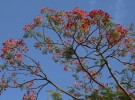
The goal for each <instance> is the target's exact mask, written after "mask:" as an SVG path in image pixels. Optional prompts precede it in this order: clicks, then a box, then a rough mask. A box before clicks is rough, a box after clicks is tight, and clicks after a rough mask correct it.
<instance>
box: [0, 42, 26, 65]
mask: <svg viewBox="0 0 135 100" xmlns="http://www.w3.org/2000/svg"><path fill="white" fill-rule="evenodd" d="M1 50H2V54H1V57H2V58H4V59H6V60H7V61H8V62H9V63H10V64H14V62H15V61H14V60H17V61H22V54H21V53H19V52H26V51H27V50H28V49H27V47H26V46H25V43H24V41H23V40H22V39H19V40H15V39H10V40H7V41H6V42H4V43H3V48H2V49H1Z"/></svg>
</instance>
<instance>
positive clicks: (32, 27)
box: [23, 23, 36, 32]
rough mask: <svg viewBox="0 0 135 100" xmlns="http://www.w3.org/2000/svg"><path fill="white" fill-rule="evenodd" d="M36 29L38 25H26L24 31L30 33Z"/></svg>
mask: <svg viewBox="0 0 135 100" xmlns="http://www.w3.org/2000/svg"><path fill="white" fill-rule="evenodd" d="M35 27H36V25H35V24H32V23H31V24H28V25H25V27H24V28H23V30H24V31H25V32H29V31H31V30H33V29H34V28H35Z"/></svg>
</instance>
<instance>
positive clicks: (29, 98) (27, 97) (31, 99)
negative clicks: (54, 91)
mask: <svg viewBox="0 0 135 100" xmlns="http://www.w3.org/2000/svg"><path fill="white" fill-rule="evenodd" d="M36 96H37V95H36V92H35V91H30V90H29V91H27V93H26V94H24V96H23V99H22V100H36Z"/></svg>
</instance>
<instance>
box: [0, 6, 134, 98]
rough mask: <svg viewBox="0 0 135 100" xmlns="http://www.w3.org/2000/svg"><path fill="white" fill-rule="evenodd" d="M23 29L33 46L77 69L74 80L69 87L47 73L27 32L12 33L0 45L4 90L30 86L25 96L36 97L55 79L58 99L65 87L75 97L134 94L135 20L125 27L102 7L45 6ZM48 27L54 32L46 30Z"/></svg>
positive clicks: (66, 67) (0, 81)
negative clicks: (34, 55)
mask: <svg viewBox="0 0 135 100" xmlns="http://www.w3.org/2000/svg"><path fill="white" fill-rule="evenodd" d="M23 30H24V31H25V34H24V36H23V38H29V39H30V38H33V39H34V40H35V43H34V47H35V48H36V49H39V50H40V51H41V52H42V54H43V55H46V54H51V55H50V56H52V59H53V60H54V62H58V63H60V64H62V65H63V69H64V71H65V72H66V71H70V72H72V77H74V79H75V82H74V84H73V85H71V86H68V91H66V90H63V89H62V88H61V87H59V86H57V85H56V84H55V83H53V82H52V80H50V79H49V78H48V77H47V75H46V73H45V72H44V70H43V66H41V64H40V62H39V61H35V60H34V58H32V57H30V56H29V55H28V54H27V51H28V47H27V46H26V44H25V43H24V40H23V39H22V38H20V39H18V40H16V39H10V40H7V41H5V42H4V43H3V48H2V49H1V52H2V53H1V59H3V60H4V61H5V63H4V64H1V65H0V70H1V71H0V75H1V76H0V77H1V78H0V92H3V90H6V89H7V88H21V89H26V93H25V94H24V96H23V100H37V99H38V95H39V93H40V91H41V90H42V89H43V88H45V87H47V86H48V85H52V86H54V87H55V88H56V91H55V92H54V91H49V92H50V94H51V96H52V99H53V100H62V97H61V93H64V94H66V95H68V96H69V97H72V98H73V99H74V100H132V99H134V98H135V38H134V36H135V33H134V29H133V25H130V27H129V28H123V27H122V26H121V25H120V24H115V23H113V21H112V20H111V18H110V16H109V14H108V13H106V12H104V11H102V10H92V11H90V12H86V11H83V10H80V9H79V8H78V7H76V8H74V9H73V10H72V11H59V12H57V11H56V10H54V9H49V8H42V9H41V14H40V15H39V16H37V17H36V18H34V20H33V22H32V23H30V24H28V25H25V27H24V28H23ZM45 30H51V31H53V32H52V33H49V34H47V33H46V32H45ZM50 34H51V35H50ZM53 35H55V38H54V37H51V36H53ZM26 59H27V61H26ZM50 60H51V59H50ZM29 62H31V63H29ZM40 81H41V82H40ZM37 82H38V83H37ZM39 83H41V84H39Z"/></svg>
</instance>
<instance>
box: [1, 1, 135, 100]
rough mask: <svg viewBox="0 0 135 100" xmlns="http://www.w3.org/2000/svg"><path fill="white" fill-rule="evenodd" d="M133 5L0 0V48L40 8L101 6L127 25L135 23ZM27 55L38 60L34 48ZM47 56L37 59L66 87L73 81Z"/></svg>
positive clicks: (9, 99)
mask: <svg viewBox="0 0 135 100" xmlns="http://www.w3.org/2000/svg"><path fill="white" fill-rule="evenodd" d="M134 5H135V0H0V48H1V47H2V45H1V43H2V42H4V41H5V40H7V39H10V38H19V37H21V36H23V33H24V32H23V30H22V28H23V27H24V25H25V24H28V23H30V22H31V21H32V19H33V18H34V17H36V16H37V15H38V14H39V13H40V9H41V8H42V7H48V8H54V9H56V10H72V9H73V8H74V7H76V6H78V7H79V8H80V9H83V10H86V11H91V10H93V9H102V10H103V11H106V12H108V13H109V14H110V16H111V17H112V19H113V21H114V22H116V23H120V24H122V25H124V26H125V27H127V26H128V25H129V24H130V23H132V22H133V23H135V13H134V9H135V6H134ZM27 42H29V43H28V45H32V42H31V41H30V40H27ZM30 54H32V56H33V57H34V58H35V59H36V60H39V58H38V57H37V55H38V53H36V50H32V52H31V53H30ZM47 57H48V59H47ZM47 57H45V56H40V58H41V59H40V61H41V63H42V65H44V66H45V67H46V68H45V70H46V73H47V75H48V76H49V78H51V79H52V80H54V82H55V83H57V84H58V85H60V86H61V87H63V88H65V84H63V83H66V84H72V79H70V78H69V76H70V75H69V74H68V73H66V74H64V73H63V70H62V67H61V66H59V65H57V64H54V63H53V62H52V61H51V58H50V57H49V56H47ZM49 58H50V60H49ZM0 62H1V60H0ZM56 65H57V66H56ZM50 72H51V73H50ZM63 74H64V76H63ZM65 79H66V80H65ZM22 95H23V93H21V92H20V90H7V91H6V92H5V93H4V94H3V95H2V96H0V100H21V96H22ZM42 97H44V96H43V94H42V95H41V97H40V98H39V100H43V99H42ZM44 100H45V99H44ZM65 100H66V99H65Z"/></svg>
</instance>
